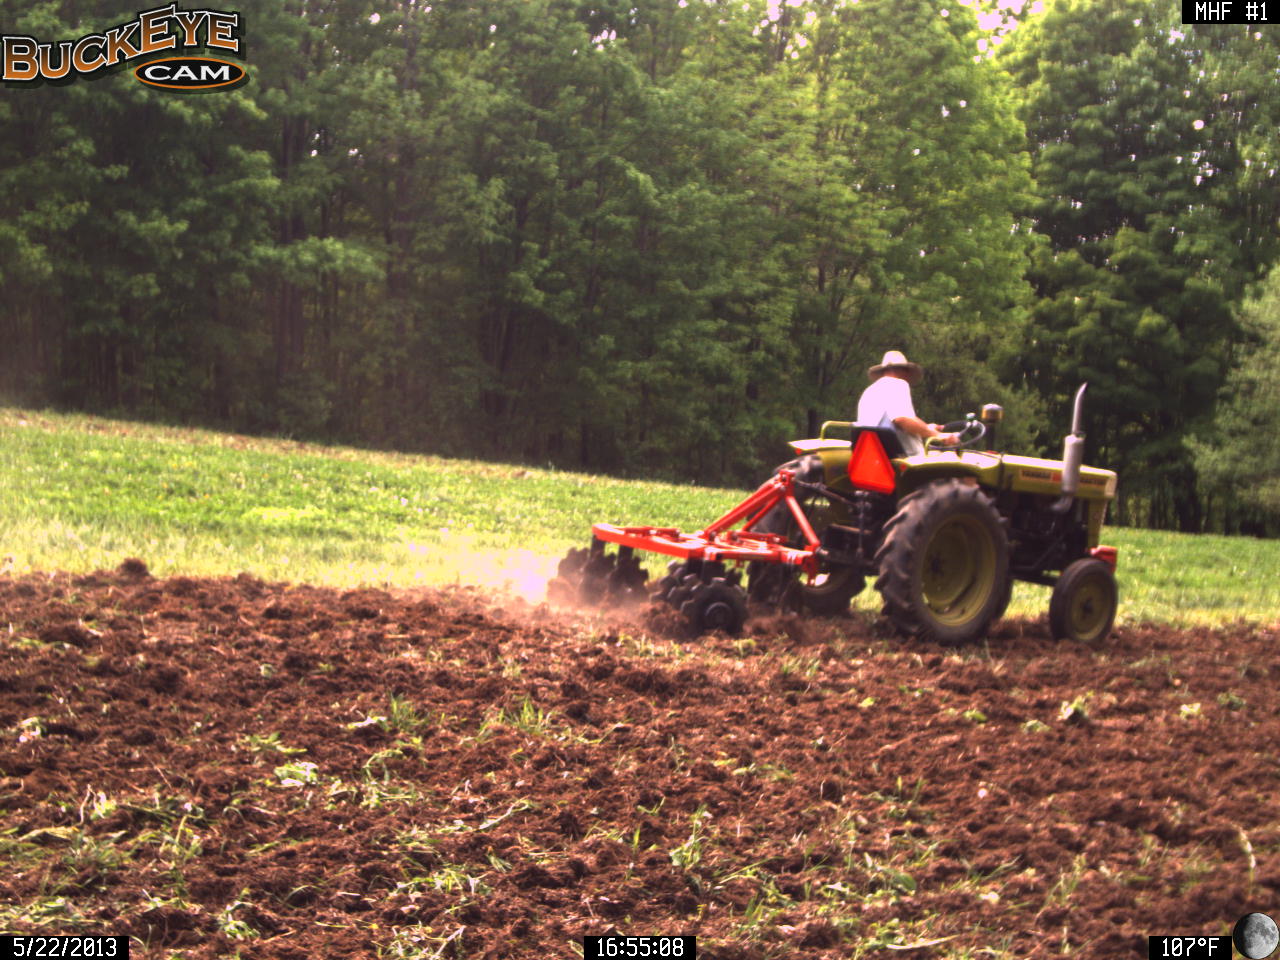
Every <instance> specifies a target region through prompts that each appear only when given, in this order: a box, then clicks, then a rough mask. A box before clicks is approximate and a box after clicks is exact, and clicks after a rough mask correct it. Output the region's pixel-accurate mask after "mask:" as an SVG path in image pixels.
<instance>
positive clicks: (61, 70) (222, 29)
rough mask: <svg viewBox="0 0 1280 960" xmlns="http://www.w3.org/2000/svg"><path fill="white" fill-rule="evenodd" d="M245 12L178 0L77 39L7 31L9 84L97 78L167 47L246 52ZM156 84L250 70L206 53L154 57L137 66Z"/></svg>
mask: <svg viewBox="0 0 1280 960" xmlns="http://www.w3.org/2000/svg"><path fill="white" fill-rule="evenodd" d="M239 28H240V14H238V13H228V12H225V11H221V10H179V9H178V7H177V4H173V3H171V4H169V5H168V6H164V7H157V8H156V9H154V10H144V11H142V12H141V13H139V14H138V16H137V17H136V18H134V19H133V20H130V21H129V22H128V23H122V24H120V25H119V26H115V27H111V28H109V29H107V30H104V31H103V32H102V33H90V34H87V35H85V36H83V37H80V38H79V39H77V40H63V41H60V42H56V43H42V42H40V41H39V40H38V39H37V38H35V37H28V36H23V35H21V34H6V35H5V36H4V38H3V61H2V63H3V72H0V81H3V82H5V83H7V84H37V83H40V82H42V81H46V80H48V81H55V82H56V81H69V80H74V79H77V78H79V77H93V76H94V75H95V74H98V73H100V71H104V70H109V69H110V68H112V67H117V66H120V65H121V64H125V63H129V62H130V61H133V60H140V59H142V58H144V57H150V56H152V55H153V54H156V53H161V52H164V51H178V50H180V49H190V48H192V47H206V48H209V49H212V50H214V51H219V50H226V51H229V52H231V53H236V54H238V53H240V46H241V40H240V37H239V36H237V31H238V30H239ZM133 73H134V76H135V77H137V78H138V79H139V80H141V81H142V82H143V83H146V84H149V85H151V86H153V87H164V88H166V89H169V90H211V89H216V88H218V87H230V86H234V85H236V84H238V83H239V82H240V81H242V80H244V79H245V78H246V77H247V76H248V74H247V73H246V71H245V69H244V68H243V67H242V66H240V65H239V64H237V63H232V62H231V61H230V60H222V59H219V58H217V57H206V56H189V57H180V56H169V57H165V58H163V59H152V60H150V61H148V62H147V63H144V64H142V65H140V66H138V67H137V68H135V69H134V71H133Z"/></svg>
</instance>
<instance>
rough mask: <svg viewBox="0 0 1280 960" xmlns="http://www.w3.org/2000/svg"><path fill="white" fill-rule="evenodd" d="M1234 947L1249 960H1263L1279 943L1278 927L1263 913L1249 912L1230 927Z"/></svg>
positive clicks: (1279, 933) (1279, 930) (1279, 931)
mask: <svg viewBox="0 0 1280 960" xmlns="http://www.w3.org/2000/svg"><path fill="white" fill-rule="evenodd" d="M1231 939H1232V940H1234V941H1235V945H1236V949H1237V950H1239V951H1240V953H1241V954H1243V955H1244V956H1246V957H1248V958H1249V960H1263V958H1264V957H1269V956H1271V954H1272V953H1274V952H1275V949H1276V945H1277V944H1278V943H1280V929H1277V928H1276V922H1275V921H1274V920H1272V919H1271V918H1270V917H1268V916H1267V915H1266V914H1265V913H1250V914H1247V915H1245V916H1243V917H1241V918H1240V919H1239V920H1237V921H1236V925H1235V926H1234V927H1233V928H1232V929H1231Z"/></svg>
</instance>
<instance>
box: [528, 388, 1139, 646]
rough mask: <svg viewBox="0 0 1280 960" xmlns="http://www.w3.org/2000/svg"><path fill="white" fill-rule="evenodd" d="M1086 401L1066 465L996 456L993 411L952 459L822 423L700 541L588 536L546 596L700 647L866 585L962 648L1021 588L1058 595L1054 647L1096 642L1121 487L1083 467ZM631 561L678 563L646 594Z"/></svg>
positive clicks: (928, 636) (866, 430)
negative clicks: (760, 609) (1106, 537)
mask: <svg viewBox="0 0 1280 960" xmlns="http://www.w3.org/2000/svg"><path fill="white" fill-rule="evenodd" d="M1086 386H1087V384H1086V385H1081V387H1080V388H1079V390H1077V391H1076V395H1075V402H1074V407H1073V418H1072V428H1071V433H1070V434H1068V435H1067V437H1066V438H1065V440H1064V443H1063V455H1062V459H1061V460H1046V459H1040V458H1036V457H1026V456H1018V455H1014V454H1009V453H1002V452H999V447H998V439H999V437H998V434H999V429H1000V425H1001V421H1002V419H1003V410H1002V409H1001V408H1000V407H999V406H998V405H996V404H987V405H986V406H985V407H983V408H982V411H981V414H972V413H971V414H968V415H967V416H966V418H965V419H964V420H961V421H956V422H954V423H949V424H946V425H945V426H944V427H943V430H944V431H945V432H948V433H955V434H957V437H956V439H957V443H956V444H955V445H954V446H943V445H941V444H939V443H938V442H937V441H936V440H931V441H929V442H928V443H926V445H925V452H924V453H923V454H919V455H915V456H908V455H906V454H905V453H904V451H903V448H902V445H901V442H900V440H899V438H898V435H897V433H896V431H895V430H894V429H893V428H891V427H878V426H871V425H867V424H860V423H849V422H845V421H827V422H826V423H824V424H823V425H822V428H821V429H820V430H819V433H818V436H817V438H814V439H807V440H796V441H793V442H792V443H791V447H792V449H793V450H794V452H795V454H796V458H795V459H793V460H791V461H789V462H788V463H785V464H783V465H782V466H781V467H779V468H778V469H777V470H775V471H774V473H773V475H772V476H771V477H770V478H769V479H768V480H766V481H765V482H764V483H763V484H762V485H761V486H760V487H759V488H758V489H757V490H756V491H755V492H754V493H753V494H751V495H750V496H749V497H747V498H746V499H745V500H743V501H742V502H741V503H739V504H738V505H737V506H736V507H734V508H733V509H732V510H730V511H729V512H727V513H726V514H724V515H723V516H721V517H720V518H718V519H717V520H715V521H714V522H712V523H711V524H710V525H708V526H707V527H706V528H704V529H702V530H699V531H697V532H695V533H681V532H680V531H679V530H677V529H675V528H671V527H644V526H631V527H624V526H616V525H614V524H610V523H597V524H595V525H594V527H593V528H592V539H591V544H590V546H588V547H582V548H576V549H574V550H571V551H569V554H568V556H566V557H565V558H564V559H563V560H561V561H560V564H559V568H558V570H557V576H556V577H555V578H554V579H553V580H552V581H551V582H550V583H549V584H548V595H549V597H550V598H552V599H553V600H561V601H573V602H579V603H591V604H597V603H605V604H608V603H622V602H627V601H629V600H637V599H643V598H644V597H646V596H648V597H649V598H650V599H652V600H655V601H660V602H663V603H666V604H669V605H671V606H672V607H674V608H676V609H677V610H679V611H680V612H681V613H682V614H683V615H684V616H685V617H686V618H687V619H688V620H689V622H690V623H691V624H692V626H693V627H694V629H695V630H697V631H699V632H704V631H710V630H723V631H725V632H728V633H736V632H738V631H740V630H741V629H742V627H743V624H744V623H745V622H746V620H747V618H748V614H749V609H750V606H749V603H748V601H751V602H753V603H756V604H772V605H792V606H799V607H803V608H805V609H807V610H809V611H811V612H813V613H816V614H821V615H837V614H840V613H842V612H844V611H846V610H847V609H848V607H849V603H850V601H851V599H852V598H853V597H854V596H856V595H857V594H858V593H859V592H861V591H862V589H863V588H864V587H865V585H866V581H867V578H869V577H874V578H875V586H876V589H877V590H879V592H880V595H881V598H882V600H883V608H882V613H883V615H884V616H886V617H887V618H888V620H889V622H890V623H891V624H892V625H893V627H894V628H895V629H896V630H897V631H898V632H899V633H901V634H903V635H904V636H908V637H917V638H920V639H924V640H931V641H936V642H939V643H944V644H959V643H964V642H967V641H970V640H973V639H975V638H978V637H980V636H982V635H983V634H984V633H985V632H986V630H987V629H988V627H989V626H990V624H991V623H992V622H993V621H995V620H997V619H999V618H1000V617H1001V616H1002V615H1003V614H1004V611H1005V608H1006V607H1007V606H1008V604H1009V598H1010V595H1011V592H1012V589H1013V581H1014V580H1023V581H1027V582H1029V583H1039V584H1046V585H1049V586H1052V587H1053V592H1052V594H1051V597H1050V601H1049V623H1050V627H1051V629H1052V631H1053V634H1054V636H1055V637H1057V638H1061V639H1072V640H1078V641H1085V642H1090V641H1097V640H1101V639H1103V638H1105V637H1106V636H1107V635H1108V634H1109V633H1110V631H1111V627H1112V624H1113V622H1114V619H1115V612H1116V603H1117V590H1116V581H1115V568H1116V550H1115V548H1114V547H1107V546H1101V545H1099V537H1100V534H1101V530H1102V523H1103V518H1104V516H1105V514H1106V510H1107V504H1108V503H1110V501H1111V500H1113V499H1114V498H1115V495H1116V475H1115V473H1114V472H1112V471H1110V470H1104V469H1100V468H1097V467H1088V466H1084V465H1083V451H1084V436H1083V433H1082V429H1081V418H1082V409H1083V402H1084V393H1085V388H1086ZM610 544H615V545H617V548H618V549H617V551H616V552H615V553H610V552H609V551H608V549H607V548H608V546H609V545H610ZM637 550H647V551H653V552H657V553H662V554H666V555H668V556H671V557H673V558H674V559H673V560H671V561H670V564H669V566H668V568H667V573H666V575H665V576H663V577H661V578H660V579H659V580H658V581H657V582H656V583H655V584H653V585H650V584H649V583H648V578H647V577H646V575H645V573H644V570H643V568H642V566H641V564H640V558H639V557H638V556H637V555H636V551H637ZM744 574H745V583H744Z"/></svg>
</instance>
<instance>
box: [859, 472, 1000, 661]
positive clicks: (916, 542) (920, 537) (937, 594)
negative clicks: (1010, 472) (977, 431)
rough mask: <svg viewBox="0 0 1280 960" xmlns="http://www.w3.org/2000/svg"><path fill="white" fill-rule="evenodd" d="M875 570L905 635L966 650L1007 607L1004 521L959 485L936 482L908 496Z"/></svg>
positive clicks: (977, 493)
mask: <svg viewBox="0 0 1280 960" xmlns="http://www.w3.org/2000/svg"><path fill="white" fill-rule="evenodd" d="M876 563H877V564H878V565H879V567H880V576H879V578H878V579H877V580H876V589H878V590H879V591H880V594H881V596H882V597H883V598H884V609H885V613H886V614H887V615H888V617H889V619H890V621H892V623H893V625H894V626H895V627H896V628H897V629H898V630H899V631H900V632H901V633H904V634H906V635H907V636H913V637H919V638H921V639H925V640H936V641H938V642H939V643H964V642H966V641H969V640H972V639H974V638H975V637H978V636H980V635H981V634H982V633H983V632H984V631H985V630H986V629H987V627H988V625H989V624H990V623H991V621H992V620H993V619H995V617H996V616H997V615H998V614H999V613H1000V612H1001V608H1002V607H1003V606H1005V605H1006V604H1007V603H1008V591H1007V588H1008V584H1009V540H1008V536H1007V535H1006V534H1005V521H1004V518H1003V517H1001V516H1000V514H999V512H998V511H997V510H996V508H995V506H994V504H993V503H992V502H991V498H990V497H988V496H987V495H986V494H985V493H983V492H982V490H981V489H980V488H979V487H977V486H975V485H974V484H970V483H965V482H964V481H962V480H938V481H935V482H934V483H930V484H927V485H926V486H923V487H921V488H920V489H919V490H914V491H912V492H911V493H909V494H907V495H906V496H905V497H903V498H902V499H901V500H900V501H899V502H898V512H897V513H895V514H894V515H893V517H891V518H890V520H889V521H888V523H886V524H885V531H884V540H883V542H882V543H881V545H880V549H879V550H878V551H877V552H876Z"/></svg>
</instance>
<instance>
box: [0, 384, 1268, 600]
mask: <svg viewBox="0 0 1280 960" xmlns="http://www.w3.org/2000/svg"><path fill="white" fill-rule="evenodd" d="M778 453H779V456H778V459H779V461H781V460H782V459H784V458H785V457H786V455H787V450H786V448H785V446H784V445H783V444H782V443H781V442H780V443H779V445H778ZM771 466H772V464H762V465H761V475H762V477H763V476H764V475H765V474H766V472H767V470H768V469H769V467H771ZM1121 479H1122V481H1123V478H1121ZM741 496H742V491H739V490H723V489H719V490H718V489H708V488H701V487H694V486H680V485H672V484H662V483H646V482H636V481H624V480H617V479H612V478H606V477H596V476H588V475H584V474H576V473H567V472H562V471H557V470H549V469H532V468H524V467H518V466H514V465H509V464H506V465H504V464H493V463H482V462H476V461H467V460H445V459H441V458H437V457H429V456H409V455H401V454H393V453H377V452H370V451H365V450H356V449H350V448H338V447H321V446H316V445H311V444H303V443H296V442H292V441H287V440H272V439H258V438H250V437H245V436H239V435H231V434H220V433H214V432H209V431H201V430H189V429H178V428H169V427H160V426H151V425H143V424H136V423H130V422H123V421H113V420H105V419H100V418H96V417H88V416H72V415H62V414H51V413H46V412H34V411H27V410H20V409H12V408H0V570H13V571H15V572H25V571H29V570H55V569H58V570H68V571H72V572H76V571H88V570H94V569H107V568H113V567H115V566H116V565H118V564H119V563H120V561H121V560H122V559H124V558H125V557H129V556H137V557H141V558H142V559H144V560H145V561H146V562H147V564H148V566H149V567H150V569H151V570H152V572H153V573H155V574H157V575H168V574H176V573H183V574H191V575H217V574H234V573H238V572H240V571H247V572H250V573H252V574H254V575H256V576H259V577H262V578H264V579H268V580H290V581H295V582H303V581H306V582H312V583H317V584H330V585H339V586H343V585H359V584H371V585H389V586H412V585H415V584H441V583H452V582H462V583H477V584H481V585H487V586H493V585H509V586H511V587H512V588H513V589H515V590H517V591H518V592H525V593H527V594H529V595H530V596H532V595H534V594H536V592H537V591H538V590H539V589H540V586H541V584H542V582H543V581H544V580H545V578H546V577H547V576H548V575H549V574H550V573H551V572H552V571H553V569H554V564H555V559H556V558H557V557H558V556H560V555H561V554H563V552H564V551H565V550H566V549H568V548H569V547H570V546H575V545H581V544H583V543H584V542H585V538H586V536H587V535H588V531H589V530H590V526H591V524H592V523H593V522H596V521H601V520H606V521H614V522H626V523H635V524H643V523H653V524H662V525H674V526H678V527H681V528H684V529H697V528H698V527H700V526H703V525H705V523H707V522H708V521H709V520H710V519H711V518H713V517H715V516H716V515H718V514H719V513H721V512H722V511H724V510H725V509H727V508H728V507H729V506H732V505H733V504H734V503H735V502H736V501H737V500H738V499H739V498H740V497H741ZM1104 540H1105V541H1106V542H1108V543H1113V544H1115V545H1116V546H1118V547H1119V549H1120V569H1119V578H1120V589H1121V609H1120V618H1119V619H1120V621H1121V622H1138V621H1145V620H1151V621H1161V622H1169V623H1182V624H1187V623H1224V622H1230V621H1234V620H1237V619H1240V618H1244V619H1249V620H1259V621H1265V622H1272V621H1274V620H1275V619H1276V616H1277V611H1280V543H1276V542H1272V541H1260V540H1255V539H1250V538H1239V537H1216V536H1188V535H1180V534H1172V533H1162V532H1153V531H1144V530H1130V529H1114V528H1113V529H1109V530H1107V531H1106V533H1105V534H1104ZM662 564H663V561H662V558H659V557H654V558H653V560H652V562H650V564H649V567H650V569H651V570H652V571H657V570H660V569H661V567H662ZM1048 593H1049V592H1048V589H1047V588H1044V587H1037V586H1031V585H1025V584H1019V585H1017V588H1016V589H1015V592H1014V600H1013V604H1012V607H1011V612H1012V613H1014V614H1025V615H1036V614H1039V613H1042V612H1043V611H1044V610H1045V609H1046V607H1047V604H1048ZM857 602H858V606H859V607H860V608H862V609H865V610H868V611H872V610H875V609H876V608H877V607H878V602H877V598H876V596H875V594H874V593H873V591H870V590H868V591H866V592H865V593H864V594H863V595H862V596H861V597H859V598H858V601H857Z"/></svg>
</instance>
